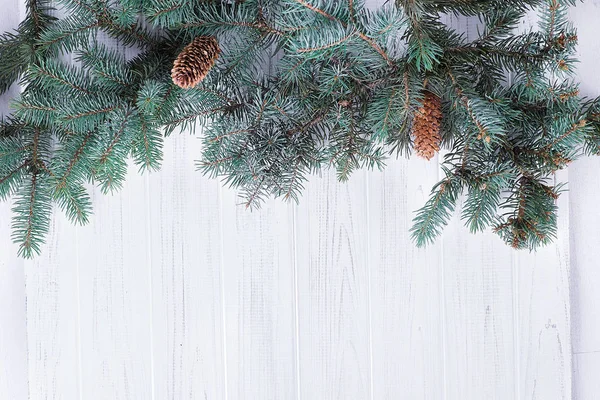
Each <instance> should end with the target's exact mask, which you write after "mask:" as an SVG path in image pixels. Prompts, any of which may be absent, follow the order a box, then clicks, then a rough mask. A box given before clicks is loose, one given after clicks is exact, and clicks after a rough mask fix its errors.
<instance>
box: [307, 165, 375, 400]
mask: <svg viewBox="0 0 600 400" xmlns="http://www.w3.org/2000/svg"><path fill="white" fill-rule="evenodd" d="M366 190H367V186H366V179H365V171H360V172H357V173H355V174H354V175H353V176H352V177H351V178H350V180H349V181H348V182H347V183H343V184H340V183H338V182H337V178H336V176H335V171H325V172H324V174H323V177H321V178H317V177H315V178H313V179H311V181H310V182H309V183H308V184H307V185H306V191H305V193H304V195H303V196H302V198H301V199H300V205H299V206H298V209H297V216H296V229H297V234H296V246H297V249H296V254H297V266H298V267H297V270H298V294H299V300H298V309H299V322H298V326H299V332H300V338H299V347H300V382H301V386H300V397H301V398H306V399H317V398H319V399H366V398H371V397H372V371H371V367H370V366H371V363H370V359H371V352H370V340H371V338H370V335H371V329H370V320H369V290H370V288H369V281H368V279H369V276H368V274H369V272H368V271H369V268H370V260H369V259H368V252H367V243H368V230H369V229H368V224H367V213H366V195H365V194H366Z"/></svg>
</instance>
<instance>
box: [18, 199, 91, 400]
mask: <svg viewBox="0 0 600 400" xmlns="http://www.w3.org/2000/svg"><path fill="white" fill-rule="evenodd" d="M77 251H78V249H77V239H76V235H75V230H74V229H73V227H72V226H71V223H70V222H69V221H68V220H67V218H66V217H65V216H64V214H63V213H62V212H61V211H60V210H58V209H57V208H56V207H55V208H54V212H53V216H52V223H51V226H50V232H49V235H48V238H47V242H46V245H44V246H42V255H41V256H40V257H38V258H36V259H34V260H28V261H25V279H26V294H27V303H26V305H27V343H28V358H27V359H28V368H29V374H28V380H29V398H30V399H35V400H37V399H65V400H67V399H69V400H70V399H78V398H80V395H81V387H80V379H81V364H80V360H81V359H80V341H79V313H78V304H79V291H78V265H77Z"/></svg>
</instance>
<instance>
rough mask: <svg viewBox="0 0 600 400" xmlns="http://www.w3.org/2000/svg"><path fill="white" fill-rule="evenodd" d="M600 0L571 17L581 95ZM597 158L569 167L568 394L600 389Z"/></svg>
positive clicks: (597, 86) (596, 54) (598, 83)
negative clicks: (570, 385) (570, 362)
mask: <svg viewBox="0 0 600 400" xmlns="http://www.w3.org/2000/svg"><path fill="white" fill-rule="evenodd" d="M599 15H600V1H598V0H590V1H586V2H584V3H583V4H580V3H578V4H577V6H576V7H574V8H572V9H571V12H570V18H571V20H572V21H573V22H574V24H575V26H576V27H577V34H578V37H579V47H578V58H579V60H580V63H579V64H578V66H577V72H578V73H577V79H578V80H579V81H580V82H581V86H580V88H581V93H582V95H585V96H590V97H597V96H599V95H600V74H598V61H599V60H600V42H599V41H598V37H599V36H600V25H599V24H598V23H597V19H598V16H599ZM598 171H600V158H598V157H593V158H585V159H582V160H579V161H576V162H574V163H573V164H572V165H571V166H570V168H569V178H570V182H569V188H570V192H569V199H570V219H569V223H570V245H571V276H570V283H571V318H572V320H571V324H572V327H571V333H572V343H571V347H572V349H573V398H574V399H590V398H595V397H597V395H598V393H599V392H600V386H599V385H600V381H599V380H598V379H597V375H598V371H599V370H600V309H599V307H598V302H599V301H600V293H599V291H598V286H600V270H599V269H598V265H600V261H599V260H600V249H599V247H598V239H599V238H600V213H599V212H598V211H597V208H598V198H599V197H600V180H599V178H598Z"/></svg>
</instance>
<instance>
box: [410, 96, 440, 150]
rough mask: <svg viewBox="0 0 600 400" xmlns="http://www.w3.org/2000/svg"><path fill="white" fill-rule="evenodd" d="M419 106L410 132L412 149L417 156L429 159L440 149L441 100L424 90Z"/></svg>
mask: <svg viewBox="0 0 600 400" xmlns="http://www.w3.org/2000/svg"><path fill="white" fill-rule="evenodd" d="M424 94H425V98H424V99H423V104H422V106H421V108H419V109H418V110H417V112H416V113H415V116H414V120H413V126H412V134H413V136H414V149H415V151H416V152H417V155H418V156H419V157H422V158H424V159H426V160H431V159H432V158H433V156H434V155H435V153H437V152H438V151H439V150H440V143H441V142H442V137H441V136H440V125H441V122H442V101H441V100H440V98H439V97H438V96H436V95H435V94H433V93H431V92H429V91H425V93H424Z"/></svg>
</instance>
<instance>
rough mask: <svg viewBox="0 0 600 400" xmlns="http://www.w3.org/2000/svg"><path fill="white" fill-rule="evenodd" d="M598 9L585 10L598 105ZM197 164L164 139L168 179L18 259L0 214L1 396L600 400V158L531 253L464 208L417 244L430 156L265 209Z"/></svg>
mask: <svg viewBox="0 0 600 400" xmlns="http://www.w3.org/2000/svg"><path fill="white" fill-rule="evenodd" d="M7 1H11V2H14V1H15V0H3V2H2V4H6V2H7ZM382 2H383V0H370V1H369V2H368V3H367V5H368V6H370V7H375V6H378V5H380V4H382ZM11 4H12V3H11ZM599 12H600V1H598V0H593V1H589V2H586V3H584V4H582V5H579V6H578V7H577V8H576V9H575V10H574V11H572V12H571V16H572V18H573V19H574V20H575V23H576V25H577V26H578V27H579V30H580V31H579V36H580V41H581V45H580V46H581V47H580V48H581V49H582V50H581V51H580V52H581V54H580V57H581V59H582V61H583V62H582V64H581V65H580V67H579V68H580V78H581V79H583V80H584V85H583V86H582V92H583V93H584V94H590V95H597V94H599V93H597V92H598V88H600V78H599V77H598V75H597V74H596V61H597V59H598V54H599V53H598V44H597V40H596V38H597V35H598V28H597V27H596V25H594V23H595V22H594V21H595V18H596V17H597V15H599V14H598V13H599ZM11 18H12V19H11ZM13 19H14V15H12V14H8V13H5V14H3V15H2V16H0V28H3V27H4V25H2V24H7V23H14V21H13ZM7 21H8V22H7ZM11 21H12V22H11ZM458 23H460V24H463V26H464V27H465V30H466V31H467V33H468V31H469V30H473V29H475V27H474V26H473V25H469V22H468V21H462V20H461V21H458ZM531 24H532V20H529V21H527V22H526V23H525V25H526V26H531ZM7 26H8V25H7ZM584 50H585V51H584ZM588 50H589V51H588ZM15 90H16V89H15ZM12 94H13V95H14V92H13V93H12ZM5 99H7V97H6V96H4V97H2V101H3V102H5ZM199 155H200V142H199V140H197V139H196V138H194V137H193V136H189V135H186V134H182V135H177V134H174V135H173V136H171V137H169V138H166V140H165V162H164V166H163V168H162V170H161V171H160V172H157V173H152V174H150V175H146V176H139V175H138V174H137V172H136V170H135V167H131V168H130V171H129V175H128V180H127V183H126V184H125V187H124V189H123V191H121V192H120V193H117V194H115V195H112V196H104V195H100V194H99V193H98V191H97V190H94V192H93V193H94V195H93V200H94V205H95V210H96V212H95V215H94V217H93V219H92V222H91V224H90V225H89V226H86V227H74V226H72V225H71V224H70V223H69V222H68V221H67V220H66V218H65V217H64V216H62V214H61V213H60V212H56V211H55V213H54V215H55V218H54V220H53V223H52V226H51V231H50V235H49V237H48V243H47V244H46V245H45V246H44V249H43V254H42V256H41V257H39V258H37V259H36V260H34V261H27V262H23V261H22V260H18V259H17V258H16V257H15V254H16V249H15V247H14V246H13V245H12V244H10V241H9V230H10V229H9V226H8V224H9V223H8V218H9V215H10V213H9V208H10V205H9V203H3V204H0V245H1V247H0V326H1V329H0V398H2V399H4V398H7V399H11V400H12V399H17V400H21V399H25V398H30V399H33V400H37V399H65V400H71V399H96V398H97V399H144V400H145V399H161V400H162V399H219V400H220V399H225V400H230V399H240V400H241V399H250V400H254V399H257V400H267V399H286V400H287V399H310V400H312V399H328V400H329V399H344V400H346V399H349V400H351V399H360V400H364V399H372V400H379V399H399V398H400V399H403V398H407V399H421V398H422V399H449V400H450V399H460V400H468V399H477V400H479V399H498V400H504V399H519V400H520V399H541V400H546V399H570V398H574V399H588V398H595V396H596V394H597V392H598V385H597V379H595V375H596V372H597V370H598V368H599V363H600V353H598V352H599V351H600V342H599V340H598V337H599V335H598V332H599V331H600V327H599V326H598V320H599V319H600V318H599V315H598V310H597V306H596V303H597V296H598V295H597V290H596V287H597V283H598V279H600V277H599V276H598V273H597V271H596V270H597V266H598V262H597V261H596V260H597V259H598V257H599V256H600V255H599V254H598V251H596V248H597V245H596V241H597V239H598V236H599V235H600V231H599V230H598V228H597V227H598V226H600V222H599V221H598V219H597V218H596V217H597V216H596V214H595V213H593V212H591V213H590V212H589V210H593V209H594V207H595V206H596V203H597V197H598V195H600V193H599V191H600V189H598V184H597V183H598V179H597V176H596V175H597V174H596V172H595V171H597V170H599V168H600V165H599V161H598V160H596V159H593V160H583V161H581V162H578V163H576V164H575V165H574V166H573V167H572V168H571V169H570V171H569V176H570V180H571V182H570V189H571V191H570V193H569V195H563V196H562V197H561V199H560V204H559V206H560V226H559V240H558V241H557V243H556V244H554V245H551V246H549V247H547V248H545V249H543V250H541V251H539V252H538V253H535V254H529V253H527V252H514V251H512V250H510V249H508V248H506V247H505V246H504V245H503V244H502V243H501V242H500V241H499V239H498V238H496V237H495V236H493V235H492V234H489V233H487V234H484V235H478V236H473V235H471V234H469V233H468V232H467V231H466V229H465V228H464V227H462V224H461V222H460V221H459V216H455V218H454V219H453V221H452V223H451V224H450V226H449V227H448V229H447V230H446V232H445V234H444V236H443V237H442V238H441V239H440V240H439V241H438V242H437V244H436V245H434V246H431V247H429V248H427V249H425V250H421V249H415V248H414V246H413V244H412V242H411V241H410V239H409V232H408V229H409V227H410V225H411V219H412V211H414V210H415V209H417V208H418V207H420V206H421V205H422V204H423V202H424V201H425V199H426V197H427V196H428V194H429V190H430V187H431V185H432V184H433V183H435V181H436V180H437V179H438V178H439V176H438V168H437V167H438V166H437V164H436V163H435V162H432V163H425V162H423V161H419V160H414V159H413V160H410V161H407V160H404V159H401V160H390V161H389V163H388V164H389V165H388V167H387V169H386V170H385V171H383V172H373V171H359V172H357V173H356V174H354V176H352V178H351V179H350V181H349V182H348V183H338V182H337V180H336V177H335V173H334V172H333V171H324V172H323V174H322V176H319V177H317V176H316V177H313V178H311V180H310V181H309V182H308V183H307V190H306V191H305V193H304V194H303V196H302V197H301V199H300V203H299V205H291V204H286V203H283V202H281V201H279V200H275V201H268V202H267V203H266V204H265V205H264V206H263V208H262V209H260V210H258V211H253V212H250V211H248V210H245V209H244V208H243V207H240V206H237V203H238V199H237V197H236V194H235V193H234V192H233V191H231V190H229V189H226V188H222V187H221V183H220V182H218V181H216V180H211V179H208V178H205V177H202V175H201V174H200V173H198V172H196V171H195V166H194V162H193V160H194V159H196V158H198V157H199ZM565 178H566V175H564V174H562V175H559V176H557V180H564V179H565ZM569 203H570V205H571V207H569ZM569 213H570V217H569ZM569 232H570V235H571V236H570V246H571V255H569ZM569 260H570V261H571V265H570V263H569ZM571 318H572V320H571ZM571 322H573V329H572V333H571ZM571 337H572V338H573V340H572V341H571ZM571 343H572V346H573V355H571ZM571 358H573V361H572V363H573V369H571ZM571 371H573V377H572V376H571Z"/></svg>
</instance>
